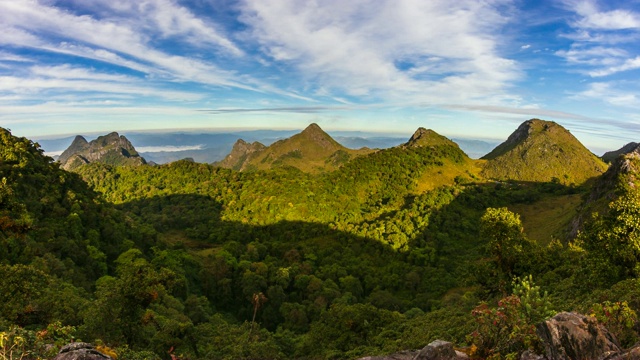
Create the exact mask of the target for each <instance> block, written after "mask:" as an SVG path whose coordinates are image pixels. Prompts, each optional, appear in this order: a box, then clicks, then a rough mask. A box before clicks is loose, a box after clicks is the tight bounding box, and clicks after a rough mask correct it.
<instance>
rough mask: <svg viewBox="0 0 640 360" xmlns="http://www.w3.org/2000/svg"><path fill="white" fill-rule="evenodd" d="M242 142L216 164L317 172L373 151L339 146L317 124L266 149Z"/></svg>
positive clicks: (243, 168)
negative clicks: (289, 167)
mask: <svg viewBox="0 0 640 360" xmlns="http://www.w3.org/2000/svg"><path fill="white" fill-rule="evenodd" d="M243 143H244V142H243ZM243 143H236V145H237V146H234V149H235V150H237V151H236V152H233V151H232V153H231V154H229V155H228V156H227V157H226V158H225V159H224V160H223V161H221V162H220V163H219V165H221V166H223V167H226V168H232V169H238V170H240V171H255V170H267V169H272V168H278V167H287V166H291V167H294V168H297V169H299V170H302V171H304V172H308V173H317V172H322V171H330V170H335V169H336V168H338V167H340V166H341V165H342V164H344V163H345V162H347V161H349V160H350V159H352V158H353V157H356V156H360V155H364V154H368V153H370V152H372V150H369V149H361V150H352V149H348V148H346V147H344V146H342V145H340V144H339V143H338V142H337V141H335V140H334V139H333V138H331V136H329V135H328V134H327V133H325V132H324V131H323V130H322V129H321V128H320V127H319V126H318V125H317V124H311V125H309V126H308V127H307V128H306V129H304V130H303V131H302V132H301V133H299V134H296V135H293V136H291V137H290V138H287V139H284V140H279V141H276V142H275V143H273V144H271V145H270V146H268V147H266V148H263V147H261V146H259V145H258V144H256V143H253V144H250V145H249V144H246V143H244V144H243ZM260 145H261V144H260Z"/></svg>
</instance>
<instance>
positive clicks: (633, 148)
mask: <svg viewBox="0 0 640 360" xmlns="http://www.w3.org/2000/svg"><path fill="white" fill-rule="evenodd" d="M632 152H636V153H640V143H636V142H630V143H628V144H627V145H625V146H623V147H621V148H620V149H618V150H615V151H608V152H606V153H604V155H602V160H604V161H605V162H607V163H611V162H613V161H614V160H615V159H616V158H617V157H618V156H620V155H622V154H629V153H632Z"/></svg>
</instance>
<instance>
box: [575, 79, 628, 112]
mask: <svg viewBox="0 0 640 360" xmlns="http://www.w3.org/2000/svg"><path fill="white" fill-rule="evenodd" d="M573 97H574V98H576V99H581V100H583V99H594V100H599V101H603V102H605V103H609V104H611V105H614V106H622V107H630V108H640V98H638V96H637V95H636V92H632V91H628V90H622V89H620V88H619V87H617V86H616V84H615V83H611V82H596V83H591V84H589V86H588V88H587V89H586V90H584V91H582V92H579V93H577V94H575V95H574V96H573Z"/></svg>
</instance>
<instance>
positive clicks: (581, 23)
mask: <svg viewBox="0 0 640 360" xmlns="http://www.w3.org/2000/svg"><path fill="white" fill-rule="evenodd" d="M569 4H570V5H572V7H573V8H574V10H575V11H576V12H577V13H578V14H579V15H580V16H581V18H580V19H579V20H578V21H576V23H575V27H578V28H584V29H600V30H621V29H637V28H640V14H639V13H637V12H633V11H630V10H624V9H616V10H611V11H601V10H599V9H598V7H597V6H596V4H595V2H594V1H589V0H586V1H571V2H569Z"/></svg>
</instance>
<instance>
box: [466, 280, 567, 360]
mask: <svg viewBox="0 0 640 360" xmlns="http://www.w3.org/2000/svg"><path fill="white" fill-rule="evenodd" d="M513 289H514V291H513V294H512V295H510V296H507V297H504V298H502V299H500V300H499V301H498V306H497V307H489V306H488V305H487V304H486V303H483V304H480V305H479V306H477V307H476V308H475V309H474V310H473V312H472V314H473V317H474V318H475V320H476V329H475V331H473V332H472V333H471V334H470V335H469V341H470V342H471V343H472V344H473V346H474V355H476V356H479V357H480V358H483V359H503V358H504V359H517V358H519V356H520V354H521V353H522V352H524V351H525V350H527V349H533V350H536V351H537V353H540V350H541V344H540V340H539V339H538V336H537V334H536V330H535V324H537V323H538V322H540V321H543V320H545V319H547V318H549V317H550V316H553V315H554V314H555V311H553V310H552V306H551V303H550V302H549V300H548V297H547V295H546V293H545V294H542V295H541V294H540V288H539V287H538V286H535V285H534V284H533V281H532V279H531V276H528V277H525V278H523V279H515V280H514V281H513Z"/></svg>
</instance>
